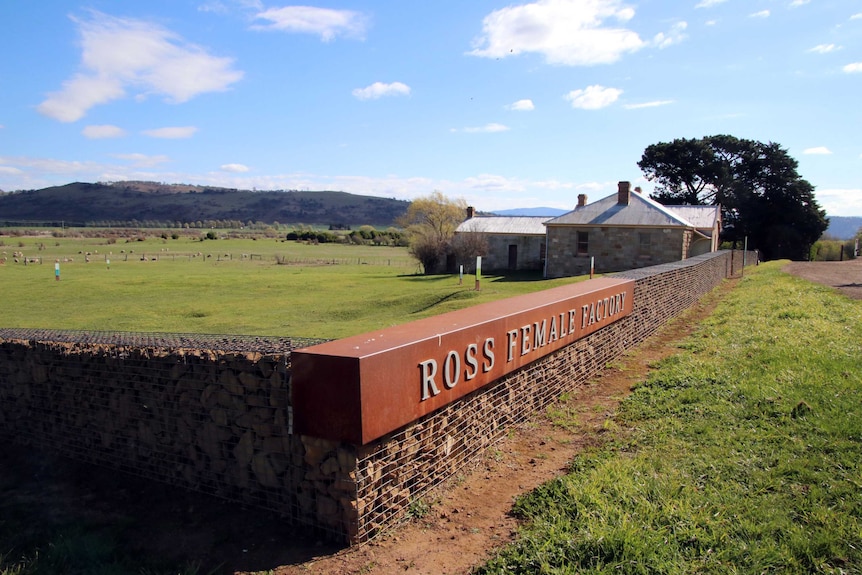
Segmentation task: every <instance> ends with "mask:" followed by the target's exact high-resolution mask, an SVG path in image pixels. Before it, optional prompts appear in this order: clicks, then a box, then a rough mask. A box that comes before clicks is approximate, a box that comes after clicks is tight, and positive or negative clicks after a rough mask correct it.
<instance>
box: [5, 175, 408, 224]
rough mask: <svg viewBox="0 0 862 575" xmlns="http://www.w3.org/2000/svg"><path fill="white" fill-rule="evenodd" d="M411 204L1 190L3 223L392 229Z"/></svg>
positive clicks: (81, 187)
mask: <svg viewBox="0 0 862 575" xmlns="http://www.w3.org/2000/svg"><path fill="white" fill-rule="evenodd" d="M408 205H409V202H406V201H403V200H395V199H390V198H379V197H373V196H360V195H355V194H348V193H345V192H332V191H320V192H299V191H267V192H258V191H250V190H234V189H226V188H210V187H203V186H187V185H166V184H158V183H154V182H117V183H114V184H102V183H98V184H88V183H80V182H77V183H73V184H67V185H65V186H55V187H51V188H44V189H41V190H30V191H21V192H11V193H5V194H0V223H2V222H60V221H63V222H66V223H67V224H69V225H84V224H87V225H125V224H127V223H131V222H137V223H139V224H140V225H145V224H147V223H150V222H173V223H175V222H180V223H192V222H199V221H200V222H205V221H208V220H209V221H211V220H234V221H240V222H249V221H253V222H264V223H267V224H271V223H273V222H279V223H281V224H292V223H297V224H298V223H302V224H324V225H331V224H348V225H363V224H370V225H375V226H389V225H391V224H393V222H394V221H395V219H396V218H397V217H398V216H400V215H401V214H403V213H404V212H405V210H406V209H407V206H408Z"/></svg>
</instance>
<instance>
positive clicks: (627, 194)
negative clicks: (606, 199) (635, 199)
mask: <svg viewBox="0 0 862 575" xmlns="http://www.w3.org/2000/svg"><path fill="white" fill-rule="evenodd" d="M631 188H632V185H631V182H620V183H619V184H617V204H619V205H621V206H627V205H629V200H630V199H631V193H632V192H631Z"/></svg>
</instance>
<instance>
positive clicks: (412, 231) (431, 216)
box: [397, 191, 467, 274]
mask: <svg viewBox="0 0 862 575" xmlns="http://www.w3.org/2000/svg"><path fill="white" fill-rule="evenodd" d="M466 211H467V202H466V200H464V199H457V200H453V199H450V198H447V197H446V196H444V195H443V194H442V193H441V192H438V191H435V192H433V193H432V194H431V195H428V196H422V197H419V198H416V199H415V200H413V201H412V202H410V205H409V206H408V207H407V212H406V213H405V214H404V215H403V216H401V217H400V218H399V219H398V222H397V223H398V224H399V225H400V226H401V227H402V228H404V229H405V230H406V231H407V234H408V236H409V238H410V248H409V249H410V253H411V255H413V257H415V258H416V259H417V260H419V261H420V262H421V263H422V265H423V267H424V268H425V273H427V274H432V273H436V272H437V271H438V268H439V267H440V266H441V264H442V263H444V262H445V259H446V254H447V252H448V250H449V247H450V245H449V244H450V241H451V239H452V236H454V235H455V229H456V228H457V227H458V224H460V223H461V222H462V221H464V217H465V214H466Z"/></svg>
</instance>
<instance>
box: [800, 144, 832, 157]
mask: <svg viewBox="0 0 862 575" xmlns="http://www.w3.org/2000/svg"><path fill="white" fill-rule="evenodd" d="M802 153H803V154H806V155H810V156H828V155H829V154H831V153H832V151H831V150H830V149H829V148H827V147H826V146H817V147H816V148H806V149H805V150H803V151H802Z"/></svg>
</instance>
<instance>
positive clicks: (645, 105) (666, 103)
mask: <svg viewBox="0 0 862 575" xmlns="http://www.w3.org/2000/svg"><path fill="white" fill-rule="evenodd" d="M673 103H674V101H673V100H654V101H652V102H643V103H641V104H626V105H625V106H623V108H625V109H626V110H640V109H641V108H658V107H659V106H669V105H670V104H673Z"/></svg>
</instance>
